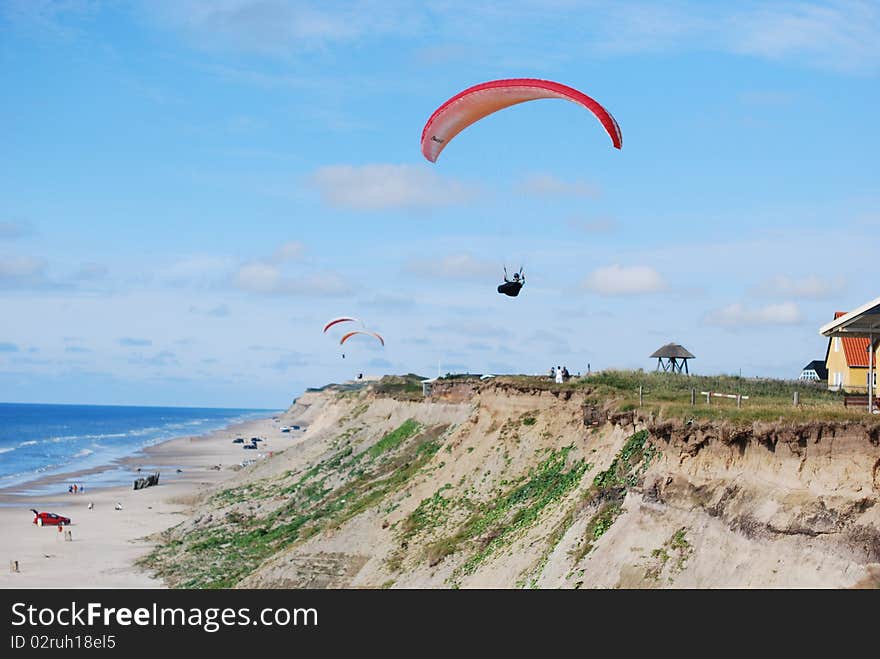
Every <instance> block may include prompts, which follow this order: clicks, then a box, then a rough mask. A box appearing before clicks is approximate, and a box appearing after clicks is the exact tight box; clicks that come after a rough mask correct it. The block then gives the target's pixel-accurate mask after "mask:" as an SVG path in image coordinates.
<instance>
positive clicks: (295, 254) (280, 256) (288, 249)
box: [273, 240, 306, 262]
mask: <svg viewBox="0 0 880 659" xmlns="http://www.w3.org/2000/svg"><path fill="white" fill-rule="evenodd" d="M305 249H306V248H305V245H303V244H302V243H301V242H299V241H297V240H289V241H287V242H286V243H284V244H282V245H280V246H279V247H278V249H276V250H275V254H274V255H273V260H275V261H279V262H286V261H299V260H301V259H302V257H303V254H304V253H305Z"/></svg>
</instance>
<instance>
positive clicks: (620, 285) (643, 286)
mask: <svg viewBox="0 0 880 659" xmlns="http://www.w3.org/2000/svg"><path fill="white" fill-rule="evenodd" d="M583 287H584V288H585V289H586V290H588V291H591V292H593V293H598V294H599V295H640V294H643V293H659V292H661V291H665V290H666V289H667V288H668V286H667V285H666V282H665V281H664V279H663V277H662V276H661V275H660V273H659V272H657V271H656V270H654V268H651V267H649V266H645V265H635V266H621V265H609V266H606V267H603V268H599V269H598V270H595V271H594V272H592V273H591V274H590V275H589V276H588V277H587V278H586V280H584V282H583Z"/></svg>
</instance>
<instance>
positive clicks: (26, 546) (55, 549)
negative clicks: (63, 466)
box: [0, 415, 302, 588]
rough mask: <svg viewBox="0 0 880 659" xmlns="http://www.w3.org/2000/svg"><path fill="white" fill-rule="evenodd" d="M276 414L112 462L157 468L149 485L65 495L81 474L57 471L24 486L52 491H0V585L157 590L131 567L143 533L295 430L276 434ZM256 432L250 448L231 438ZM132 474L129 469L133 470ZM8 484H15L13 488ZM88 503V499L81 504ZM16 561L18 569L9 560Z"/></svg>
mask: <svg viewBox="0 0 880 659" xmlns="http://www.w3.org/2000/svg"><path fill="white" fill-rule="evenodd" d="M283 425H284V421H282V417H281V415H275V416H274V417H267V418H265V419H259V420H255V421H248V422H245V423H241V424H236V425H233V426H229V427H227V428H224V429H221V430H218V431H215V432H213V433H210V434H207V435H203V436H184V437H178V438H175V439H171V440H168V441H166V442H162V443H161V444H157V445H155V446H151V447H149V448H146V449H144V450H143V451H141V452H140V453H138V454H136V455H134V456H131V457H128V458H125V459H123V460H120V461H119V462H117V463H116V464H117V465H120V466H128V467H130V468H131V469H132V471H133V472H136V470H137V469H138V468H139V467H140V468H141V470H142V471H141V473H142V474H143V475H144V476H146V475H148V474H150V473H153V472H154V471H159V472H160V474H161V476H160V480H159V484H158V485H157V486H153V487H148V488H145V489H141V490H134V489H133V488H132V486H131V485H128V486H124V487H123V486H120V487H106V488H95V489H91V488H88V489H87V491H86V492H85V493H84V494H69V493H68V491H67V484H68V483H71V482H84V483H86V484H88V482H89V481H88V476H87V475H84V474H82V473H81V474H62V475H59V476H54V477H51V478H47V479H44V480H42V481H36V482H34V483H31V484H29V485H30V486H33V485H39V486H40V488H41V490H43V491H45V490H47V489H54V486H56V485H57V494H49V495H34V496H23V495H18V494H13V493H10V492H4V491H0V504H2V505H0V529H2V531H3V532H2V533H0V561H2V564H0V568H2V569H0V588H161V587H163V584H162V583H161V582H160V581H158V580H156V579H153V578H152V577H151V576H150V575H149V574H147V573H146V572H145V571H143V570H141V569H139V568H138V567H136V566H135V561H137V559H138V558H140V557H141V556H143V555H144V554H145V553H147V552H148V551H149V549H150V548H151V546H152V543H151V542H150V541H149V539H148V536H150V535H151V534H154V533H157V532H159V531H162V530H164V529H167V528H169V527H171V526H174V525H175V524H177V523H178V522H180V521H181V520H182V519H183V518H184V515H185V514H186V512H187V511H189V510H191V509H192V506H193V504H194V503H195V502H196V501H197V500H198V497H199V494H200V493H201V492H203V491H204V490H205V489H207V488H210V487H212V486H215V485H217V484H219V483H221V482H223V481H225V480H227V479H229V478H231V477H233V476H234V475H235V474H236V473H237V472H239V471H240V470H241V469H242V467H241V463H242V461H243V460H248V459H257V460H259V459H261V458H262V457H268V456H269V455H270V454H271V453H274V452H277V451H280V450H283V449H285V448H287V447H288V446H291V445H292V444H293V443H294V442H295V441H296V439H297V438H298V437H299V436H301V434H302V433H301V432H297V431H293V432H290V433H284V432H281V427H282V426H283ZM239 436H240V437H244V438H245V439H246V440H249V439H250V437H260V438H263V439H264V441H263V442H261V443H259V449H257V450H243V449H242V445H241V444H234V443H233V442H232V440H233V439H235V438H236V437H239ZM135 475H136V473H135ZM15 489H22V488H21V487H19V488H15ZM89 503H92V504H93V507H92V509H89V507H88V505H89ZM117 503H120V504H121V505H122V509H121V510H116V509H115V506H116V504H117ZM31 508H35V509H37V510H40V511H50V512H54V513H57V514H59V515H64V516H66V517H69V518H70V519H71V520H72V523H71V524H70V525H69V526H66V527H64V530H65V531H70V533H71V536H72V540H70V541H66V540H65V539H64V536H65V533H63V532H59V531H58V528H57V527H54V526H43V527H39V526H37V525H35V524H33V523H32V522H33V517H34V516H33V513H32V512H31V510H30V509H31ZM12 561H17V562H18V568H19V571H18V572H14V571H13V570H12V568H11V565H10V563H11V562H12Z"/></svg>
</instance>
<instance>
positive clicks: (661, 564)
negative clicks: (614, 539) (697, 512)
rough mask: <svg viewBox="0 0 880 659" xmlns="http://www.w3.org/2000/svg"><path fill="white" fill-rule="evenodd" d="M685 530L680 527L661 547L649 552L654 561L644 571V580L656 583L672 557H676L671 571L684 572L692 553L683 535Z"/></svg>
mask: <svg viewBox="0 0 880 659" xmlns="http://www.w3.org/2000/svg"><path fill="white" fill-rule="evenodd" d="M686 530H687V528H686V527H684V526H683V527H681V528H680V529H678V530H677V531H676V532H675V533H673V534H672V536H671V537H670V538H669V539H668V540H667V541H666V542H664V543H663V545H662V546H661V547H658V548H657V549H655V550H653V551H652V552H651V558H652V559H654V562H653V564H651V565H650V566H649V567H648V569H647V570H645V579H649V580H652V581H657V580H658V579H659V578H660V575H661V574H662V572H663V569H664V568H665V567H666V564H667V563H668V562H669V559H670V558H672V556H675V557H676V560H675V565H674V566H673V567H672V571H673V572H681V571H682V570H684V568H685V567H686V566H687V561H688V559H689V558H690V556H691V554H693V552H694V549H693V547H691V544H690V543H689V542H688V540H687V536H686V535H685V531H686Z"/></svg>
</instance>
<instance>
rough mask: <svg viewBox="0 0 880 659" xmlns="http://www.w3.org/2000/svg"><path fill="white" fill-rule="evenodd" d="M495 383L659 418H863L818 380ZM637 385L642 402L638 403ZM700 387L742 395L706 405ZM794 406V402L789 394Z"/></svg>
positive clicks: (615, 374)
mask: <svg viewBox="0 0 880 659" xmlns="http://www.w3.org/2000/svg"><path fill="white" fill-rule="evenodd" d="M498 380H499V382H508V383H511V384H515V385H517V386H520V387H528V388H538V389H546V390H560V391H566V390H568V391H584V390H586V391H587V392H588V395H589V397H590V398H591V399H592V400H593V401H595V403H596V404H597V405H604V404H605V403H607V402H608V401H614V407H615V409H617V410H618V411H628V410H633V411H638V412H639V413H640V414H642V415H648V414H654V415H655V417H662V418H683V419H691V418H693V419H706V420H729V421H733V422H736V423H751V422H753V421H779V420H783V421H800V422H809V421H846V420H865V419H866V416H865V412H864V410H863V409H861V408H845V407H844V406H843V393H842V392H837V391H829V390H828V389H827V388H826V387H825V386H824V385H823V384H821V383H815V384H814V383H811V382H803V381H798V380H778V379H772V378H747V377H741V376H737V375H714V376H708V375H679V374H672V373H662V372H661V373H658V372H656V371H642V370H637V371H624V370H620V371H618V370H608V371H598V372H595V373H592V374H590V375H589V376H587V377H583V378H580V379H572V380H570V381H569V382H566V383H564V384H555V383H554V382H553V381H552V380H551V379H550V378H549V377H538V376H504V378H499V379H498ZM639 386H641V387H642V405H641V407H639ZM692 389H696V404H695V405H693V406H692V405H691V402H690V401H691V390H692ZM701 391H712V392H717V393H723V394H734V395H736V394H739V395H742V396H748V400H743V401H742V407H741V408H737V406H736V400H735V399H731V398H717V397H712V399H711V403H710V404H708V405H707V404H706V397H705V396H703V395H701V394H700V392H701ZM795 391H797V392H798V394H799V396H800V405H799V406H798V407H795V406H794V403H793V399H794V392H795Z"/></svg>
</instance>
